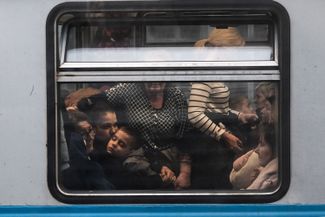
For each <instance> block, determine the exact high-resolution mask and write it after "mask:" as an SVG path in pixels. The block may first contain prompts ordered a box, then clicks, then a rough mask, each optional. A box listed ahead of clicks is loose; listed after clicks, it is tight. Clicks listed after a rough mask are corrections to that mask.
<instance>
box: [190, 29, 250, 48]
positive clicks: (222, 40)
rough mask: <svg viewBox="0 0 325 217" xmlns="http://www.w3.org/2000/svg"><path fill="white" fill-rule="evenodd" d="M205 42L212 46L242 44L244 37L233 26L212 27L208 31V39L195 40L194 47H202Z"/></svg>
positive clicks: (243, 43)
mask: <svg viewBox="0 0 325 217" xmlns="http://www.w3.org/2000/svg"><path fill="white" fill-rule="evenodd" d="M207 43H209V44H211V45H212V46H214V47H230V46H244V45H245V39H244V38H243V37H242V36H241V35H240V33H239V31H238V30H237V28H235V27H228V28H226V29H217V28H216V29H214V30H212V32H210V34H209V37H208V39H201V40H199V41H197V42H196V43H195V44H194V46H195V47H204V46H205V45H206V44H207Z"/></svg>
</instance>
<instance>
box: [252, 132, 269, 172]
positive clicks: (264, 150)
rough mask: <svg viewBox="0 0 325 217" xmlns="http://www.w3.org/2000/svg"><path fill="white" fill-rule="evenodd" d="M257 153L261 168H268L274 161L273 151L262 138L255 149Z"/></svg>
mask: <svg viewBox="0 0 325 217" xmlns="http://www.w3.org/2000/svg"><path fill="white" fill-rule="evenodd" d="M255 152H256V153H257V154H258V157H259V159H260V163H261V166H263V167H264V166H266V165H267V164H268V163H269V162H270V161H271V159H272V155H273V153H272V149H271V147H270V145H269V144H268V143H267V142H266V141H265V139H264V138H263V137H262V136H261V138H260V141H259V143H258V146H257V147H256V149H255Z"/></svg>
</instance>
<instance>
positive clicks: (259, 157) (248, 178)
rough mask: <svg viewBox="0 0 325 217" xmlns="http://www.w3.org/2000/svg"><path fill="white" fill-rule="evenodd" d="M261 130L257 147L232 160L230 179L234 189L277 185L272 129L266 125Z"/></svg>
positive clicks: (276, 163) (276, 162)
mask: <svg viewBox="0 0 325 217" xmlns="http://www.w3.org/2000/svg"><path fill="white" fill-rule="evenodd" d="M263 130H264V132H262V133H261V136H260V140H259V143H258V145H257V147H256V148H255V149H254V150H251V151H249V152H247V153H246V154H244V155H243V156H241V157H239V158H238V159H237V160H235V161H234V164H233V170H232V172H231V174H230V180H231V183H232V184H233V186H234V188H236V189H270V188H272V187H276V185H277V182H278V160H277V157H276V150H275V146H276V145H275V133H274V129H273V128H271V127H270V126H268V127H265V128H264V129H263Z"/></svg>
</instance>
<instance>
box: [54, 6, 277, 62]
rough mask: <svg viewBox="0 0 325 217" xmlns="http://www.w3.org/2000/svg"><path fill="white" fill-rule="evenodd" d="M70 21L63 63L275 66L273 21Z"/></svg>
mask: <svg viewBox="0 0 325 217" xmlns="http://www.w3.org/2000/svg"><path fill="white" fill-rule="evenodd" d="M67 16H68V15H66V16H63V18H62V20H63V21H62V22H61V23H62V24H63V28H62V30H61V28H60V29H59V31H66V32H67V34H66V37H65V38H63V40H62V45H61V46H65V47H66V50H65V56H64V57H63V56H61V58H63V62H68V63H75V62H108V63H110V62H112V63H114V62H117V63H126V62H136V63H137V62H181V61H183V62H184V61H185V62H227V61H228V62H229V61H230V62H231V61H272V60H274V56H273V52H274V41H273V40H274V37H273V34H274V33H273V26H272V24H270V23H268V22H267V21H265V22H264V23H263V22H262V23H261V22H260V23H254V22H253V21H252V22H251V23H241V20H240V18H238V24H233V23H232V24H229V23H227V22H226V21H220V16H219V15H218V14H215V15H213V16H212V15H211V14H210V15H204V14H201V15H200V16H199V17H198V18H197V20H196V21H195V22H193V21H191V20H190V18H189V17H186V16H184V15H182V14H173V15H170V16H166V15H159V14H158V15H155V16H149V15H143V13H118V12H116V13H107V14H106V13H103V14H88V15H87V16H86V15H85V16H84V17H75V18H70V19H67V18H66V17H67ZM72 17H73V16H72ZM176 17H177V18H176ZM179 17H180V18H179ZM177 19H180V20H177ZM67 20H68V21H67ZM176 20H177V22H176ZM59 34H61V33H60V32H59ZM185 54H186V55H185Z"/></svg>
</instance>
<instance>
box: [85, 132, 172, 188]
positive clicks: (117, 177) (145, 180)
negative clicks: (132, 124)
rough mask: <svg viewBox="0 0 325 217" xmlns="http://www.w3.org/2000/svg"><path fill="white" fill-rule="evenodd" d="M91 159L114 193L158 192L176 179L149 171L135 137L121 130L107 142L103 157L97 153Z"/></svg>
mask: <svg viewBox="0 0 325 217" xmlns="http://www.w3.org/2000/svg"><path fill="white" fill-rule="evenodd" d="M91 158H92V159H93V160H94V161H96V162H98V163H99V164H100V165H102V167H103V169H104V172H105V174H106V177H107V179H108V180H109V181H110V182H111V183H112V184H113V185H114V186H115V187H116V188H117V189H153V188H160V187H162V186H163V185H168V184H171V183H172V182H173V181H175V179H176V177H173V178H165V176H163V175H162V174H158V173H156V172H155V171H153V170H152V169H151V167H150V163H149V161H148V160H147V158H146V157H145V156H144V153H143V149H142V148H139V142H138V140H137V136H136V134H135V133H134V131H132V130H131V129H130V128H128V127H125V126H122V127H120V128H119V129H118V130H117V131H116V133H115V134H114V135H113V136H112V138H111V139H110V140H109V141H108V142H107V144H106V152H105V153H100V154H99V153H97V154H95V155H92V156H91Z"/></svg>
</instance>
